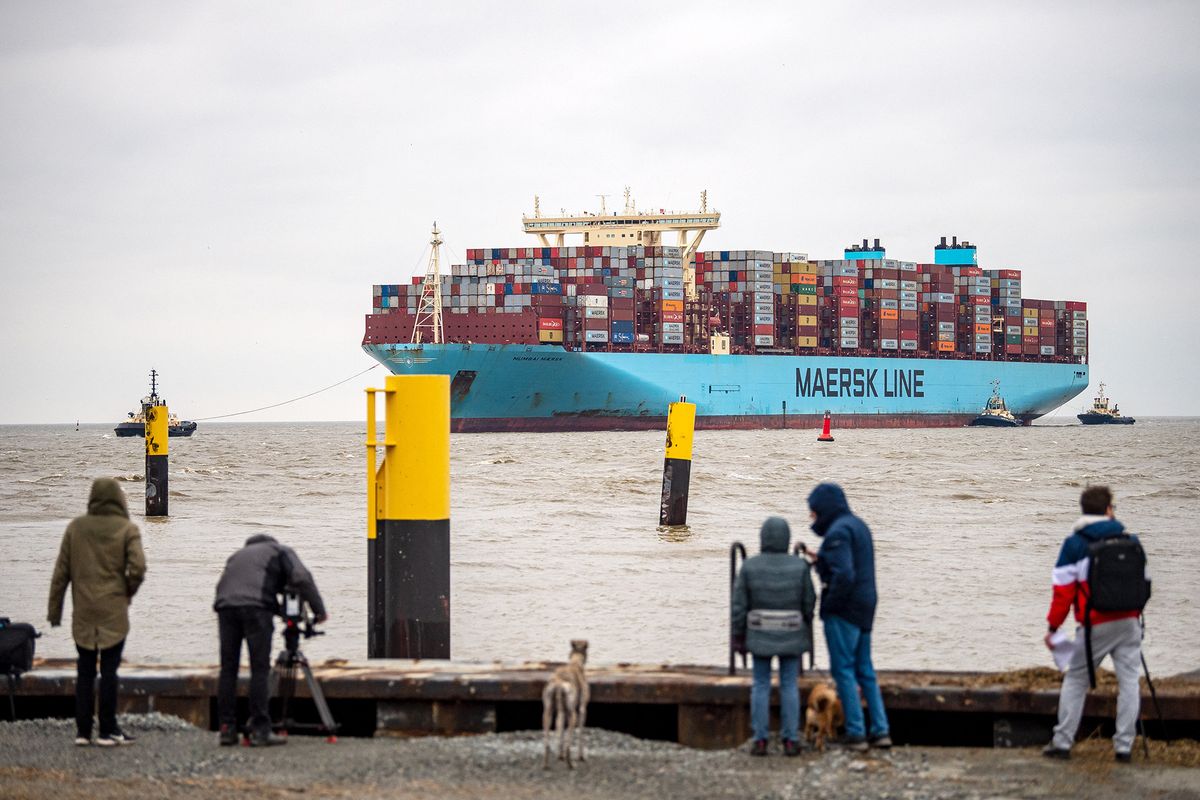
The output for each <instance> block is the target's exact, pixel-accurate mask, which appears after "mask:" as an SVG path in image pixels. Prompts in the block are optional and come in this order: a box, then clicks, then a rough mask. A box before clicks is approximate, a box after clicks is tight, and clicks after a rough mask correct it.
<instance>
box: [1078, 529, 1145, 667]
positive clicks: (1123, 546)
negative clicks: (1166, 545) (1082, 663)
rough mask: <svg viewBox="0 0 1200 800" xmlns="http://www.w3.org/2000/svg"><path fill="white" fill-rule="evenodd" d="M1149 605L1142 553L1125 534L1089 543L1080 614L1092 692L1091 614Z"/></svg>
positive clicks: (1138, 544)
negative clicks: (1084, 599) (1085, 584)
mask: <svg viewBox="0 0 1200 800" xmlns="http://www.w3.org/2000/svg"><path fill="white" fill-rule="evenodd" d="M1149 601H1150V579H1149V578H1147V577H1146V551H1145V550H1143V549H1142V545H1141V544H1140V543H1139V542H1138V541H1137V540H1135V539H1134V538H1133V537H1132V536H1129V535H1128V534H1121V535H1120V536H1113V537H1110V538H1107V539H1101V540H1099V541H1097V542H1093V543H1092V544H1091V545H1089V547H1088V598H1087V605H1086V606H1085V607H1084V612H1083V631H1084V644H1085V646H1086V648H1087V660H1088V680H1089V681H1090V682H1091V686H1092V688H1093V689H1095V688H1096V665H1095V664H1094V663H1093V661H1092V611H1105V612H1117V611H1137V612H1139V613H1141V611H1142V610H1143V609H1144V608H1145V607H1146V603H1148V602H1149Z"/></svg>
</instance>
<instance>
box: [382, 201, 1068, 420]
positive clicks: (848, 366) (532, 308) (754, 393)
mask: <svg viewBox="0 0 1200 800" xmlns="http://www.w3.org/2000/svg"><path fill="white" fill-rule="evenodd" d="M523 224H524V229H525V232H526V233H529V234H532V235H534V236H536V237H537V238H538V245H539V246H535V247H517V248H482V249H469V250H467V251H466V257H465V261H464V263H461V264H454V265H451V266H450V267H449V270H448V274H443V271H442V267H441V260H440V245H441V243H442V242H441V238H440V233H439V231H438V229H437V226H436V224H435V226H434V229H433V239H432V240H431V245H432V250H431V256H430V261H429V268H428V270H427V271H426V274H425V275H424V276H423V277H422V276H417V277H415V278H413V279H412V281H411V283H407V284H405V283H401V284H378V285H376V286H375V287H374V289H373V292H372V297H373V299H372V309H371V313H370V314H368V315H367V316H366V332H365V335H364V337H363V348H364V350H366V352H367V353H368V354H370V355H371V356H372V357H373V358H375V359H377V360H378V361H379V362H381V363H382V364H383V365H384V366H386V367H387V368H388V369H389V370H390V371H392V372H393V373H395V374H397V375H421V374H444V375H448V376H450V378H451V387H450V392H451V425H452V429H453V430H454V431H464V432H471V431H568V430H633V429H649V428H655V429H657V428H661V427H662V425H663V424H664V420H665V417H666V412H667V406H668V404H669V403H670V402H672V401H675V400H678V399H679V398H680V397H681V396H685V397H686V398H687V399H688V400H689V401H691V402H694V403H695V404H696V426H697V427H698V428H781V427H811V426H815V425H817V424H819V422H820V420H821V418H822V416H823V414H824V412H825V411H829V412H831V413H832V414H833V415H834V416H835V417H836V421H837V424H838V425H839V426H840V427H948V426H962V425H966V424H968V423H969V422H970V421H971V420H972V419H973V418H974V417H975V416H976V415H977V414H978V413H979V409H980V408H981V407H982V406H984V405H985V404H986V402H987V400H988V398H989V397H990V394H991V387H992V385H993V382H994V381H1000V382H1002V384H1003V385H1004V387H1005V392H1004V394H1005V399H1006V401H1007V404H1008V408H1009V409H1010V410H1011V412H1012V413H1013V414H1014V415H1015V416H1016V417H1017V418H1018V419H1019V420H1021V421H1022V422H1023V423H1024V424H1029V423H1030V422H1031V421H1032V420H1034V419H1036V418H1037V417H1039V416H1042V415H1044V414H1046V413H1049V412H1050V411H1052V410H1054V409H1055V408H1057V407H1059V406H1060V405H1062V404H1063V403H1065V402H1067V401H1069V400H1070V399H1072V398H1073V397H1076V396H1077V395H1079V394H1080V393H1081V392H1082V391H1084V390H1085V389H1086V388H1087V385H1088V358H1087V356H1088V321H1087V305H1086V303H1084V302H1081V301H1064V300H1036V299H1031V298H1027V297H1024V296H1023V294H1022V277H1021V271H1020V270H1015V269H983V268H981V267H980V266H978V264H977V257H976V246H975V245H974V244H971V243H970V242H968V241H965V240H964V241H962V242H960V241H959V240H958V239H957V237H951V241H949V242H947V241H946V237H942V238H941V240H940V242H939V243H938V244H936V245H935V246H934V248H933V259H932V261H931V262H928V263H923V262H917V261H899V260H895V259H891V258H888V256H887V252H886V250H885V248H884V246H883V245H881V244H880V242H879V240H878V239H875V240H874V241H871V240H869V239H864V240H862V242H861V243H856V244H854V245H852V246H850V247H847V248H846V249H845V250H844V252H843V253H842V257H841V258H838V259H828V260H820V259H810V258H809V257H808V256H807V255H806V254H805V253H797V252H776V251H769V250H707V251H705V250H700V249H699V245H700V242H701V240H702V239H703V236H704V234H705V233H706V232H707V231H711V230H713V229H715V228H717V227H718V226H719V224H720V213H719V212H717V211H715V210H712V211H710V210H709V209H708V207H707V201H706V198H705V197H704V196H703V195H702V196H701V204H700V209H699V210H698V211H692V212H667V211H665V210H662V209H659V210H657V211H649V212H647V211H639V210H637V209H636V208H634V207H633V206H632V204H631V202H630V200H629V197H628V193H627V194H626V205H625V209H624V210H623V211H622V212H620V213H612V214H610V213H608V212H607V211H606V210H604V208H603V206H602V207H601V211H600V213H597V214H582V215H566V214H565V213H564V214H563V215H561V216H556V217H545V216H542V214H541V213H540V208H539V202H538V200H537V199H536V198H535V201H534V213H533V215H532V216H525V217H524V218H523ZM567 236H581V237H582V243H577V244H574V245H568V244H567V243H566V237H567ZM676 237H677V238H676ZM672 238H674V239H675V243H664V242H669V241H670V240H671V239H672Z"/></svg>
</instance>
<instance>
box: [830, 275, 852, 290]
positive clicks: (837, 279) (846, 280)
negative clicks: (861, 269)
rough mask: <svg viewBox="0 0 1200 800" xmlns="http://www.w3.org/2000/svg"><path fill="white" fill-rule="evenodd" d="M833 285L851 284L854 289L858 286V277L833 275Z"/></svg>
mask: <svg viewBox="0 0 1200 800" xmlns="http://www.w3.org/2000/svg"><path fill="white" fill-rule="evenodd" d="M833 285H834V286H853V287H854V288H855V289H857V288H858V278H855V277H851V276H849V275H835V276H834V277H833Z"/></svg>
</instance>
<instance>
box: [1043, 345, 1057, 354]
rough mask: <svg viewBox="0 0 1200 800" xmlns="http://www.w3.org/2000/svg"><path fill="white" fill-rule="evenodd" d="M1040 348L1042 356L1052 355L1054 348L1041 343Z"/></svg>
mask: <svg viewBox="0 0 1200 800" xmlns="http://www.w3.org/2000/svg"><path fill="white" fill-rule="evenodd" d="M1041 350H1042V355H1044V356H1052V355H1054V348H1053V347H1051V346H1050V345H1042V348H1041Z"/></svg>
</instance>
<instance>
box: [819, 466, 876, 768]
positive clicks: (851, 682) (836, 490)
mask: <svg viewBox="0 0 1200 800" xmlns="http://www.w3.org/2000/svg"><path fill="white" fill-rule="evenodd" d="M808 507H809V510H810V511H811V512H812V529H813V532H814V533H816V534H817V535H818V536H820V537H821V538H822V542H821V549H820V550H819V551H818V552H817V556H816V559H815V560H814V561H813V564H814V565H815V566H816V568H817V574H818V575H820V576H821V583H822V587H823V588H822V590H821V620H822V622H824V623H825V643H826V645H828V647H829V671H830V673H831V674H832V675H833V679H834V681H835V682H836V683H837V692H838V699H840V700H841V701H842V710H843V711H844V713H845V715H846V739H845V744H846V746H847V747H849V748H851V749H853V750H866V749H867V746H868V740H867V735H866V734H867V730H866V723H865V721H864V720H863V713H862V705H861V704H860V702H859V699H858V692H859V689H862V696H863V699H864V700H866V702H867V711H868V712H869V713H870V715H871V731H870V733H871V736H870V745H871V746H874V747H880V748H888V747H891V746H892V740H891V737H890V735H889V729H888V719H887V712H886V711H885V710H884V707H883V696H882V695H881V694H880V693H879V683H878V681H877V680H876V678H875V667H874V665H873V664H872V663H871V627H872V625H873V624H874V621H875V603H876V600H877V596H876V593H875V546H874V544H873V543H872V541H871V529H870V528H868V527H867V525H866V523H865V522H863V521H862V520H861V519H859V518H858V517H856V516H855V515H854V514H852V513H851V512H850V504H849V503H847V502H846V493H845V492H843V491H842V487H840V486H838V485H837V484H836V483H822V484H819V485H818V486H817V487H816V488H815V489H813V490H812V493H811V494H810V495H809V496H808Z"/></svg>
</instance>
